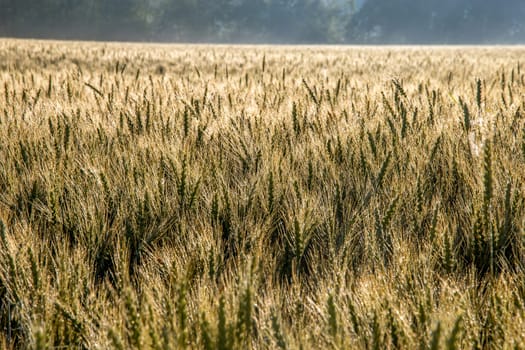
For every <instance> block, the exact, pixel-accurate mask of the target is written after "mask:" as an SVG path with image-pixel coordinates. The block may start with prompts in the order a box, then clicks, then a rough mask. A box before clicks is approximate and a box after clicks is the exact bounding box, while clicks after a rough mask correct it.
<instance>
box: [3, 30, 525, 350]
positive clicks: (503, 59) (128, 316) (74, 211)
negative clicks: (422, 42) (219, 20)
mask: <svg viewBox="0 0 525 350" xmlns="http://www.w3.org/2000/svg"><path fill="white" fill-rule="evenodd" d="M524 54H525V48H521V47H381V48H380V47H308V46H304V47H300V46H299V47H286V46H275V47H272V46H206V45H196V46H191V45H144V44H143V45H139V44H105V43H87V42H85V43H76V42H68V43H66V42H52V41H47V42H46V41H21V40H10V39H2V40H0V84H1V85H0V92H1V93H0V234H1V235H0V238H1V239H0V329H1V332H0V348H2V349H19V348H20V349H26V348H28V349H69V348H71V349H184V348H187V349H221V350H223V349H314V348H316V349H414V348H419V349H432V350H434V349H464V348H474V349H510V348H513V349H514V348H516V349H523V348H525V314H524V311H525V271H524V268H525V237H524V230H523V229H524V219H525V188H524V185H525V114H524V113H525V103H524V100H523V97H524V94H525V72H524V71H523V68H522V67H521V63H520V59H521V58H523V57H524Z"/></svg>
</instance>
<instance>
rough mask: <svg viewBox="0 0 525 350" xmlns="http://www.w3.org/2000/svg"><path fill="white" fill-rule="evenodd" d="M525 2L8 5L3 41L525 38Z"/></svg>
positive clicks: (151, 0)
mask: <svg viewBox="0 0 525 350" xmlns="http://www.w3.org/2000/svg"><path fill="white" fill-rule="evenodd" d="M524 25H525V2H523V1H522V0H500V1H493V0H142V1H141V0H38V1H35V0H0V36H8V37H32V38H57V39H88V40H124V41H126V40H132V41H161V42H224V43H230V42H235V43H282V44H286V43H304V44H307V43H331V44H341V43H365V44H382V43H392V44H404V43H429V44H456V43H457V44H461V43H473V44H478V43H516V42H524V41H525V40H524V39H525V28H524Z"/></svg>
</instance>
